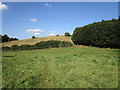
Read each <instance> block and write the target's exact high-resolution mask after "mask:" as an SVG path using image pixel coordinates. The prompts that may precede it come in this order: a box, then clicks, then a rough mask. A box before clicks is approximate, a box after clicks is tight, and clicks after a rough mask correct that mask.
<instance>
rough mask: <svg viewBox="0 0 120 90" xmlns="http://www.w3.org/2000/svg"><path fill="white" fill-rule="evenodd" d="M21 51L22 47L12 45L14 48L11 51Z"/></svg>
mask: <svg viewBox="0 0 120 90" xmlns="http://www.w3.org/2000/svg"><path fill="white" fill-rule="evenodd" d="M19 49H20V46H18V45H12V47H11V50H13V51H14V50H19Z"/></svg>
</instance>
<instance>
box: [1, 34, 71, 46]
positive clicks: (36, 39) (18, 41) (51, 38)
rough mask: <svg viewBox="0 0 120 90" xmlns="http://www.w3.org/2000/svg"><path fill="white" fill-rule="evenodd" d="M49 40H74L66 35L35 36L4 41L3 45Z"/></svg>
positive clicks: (32, 43) (31, 43)
mask: <svg viewBox="0 0 120 90" xmlns="http://www.w3.org/2000/svg"><path fill="white" fill-rule="evenodd" d="M48 40H59V41H69V42H72V40H71V37H66V36H47V37H39V38H35V39H23V40H16V41H11V42H4V43H2V46H9V47H11V46H12V45H24V44H29V45H34V44H36V43H37V42H41V41H48Z"/></svg>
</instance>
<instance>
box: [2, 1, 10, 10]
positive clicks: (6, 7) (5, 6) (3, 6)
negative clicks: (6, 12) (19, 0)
mask: <svg viewBox="0 0 120 90" xmlns="http://www.w3.org/2000/svg"><path fill="white" fill-rule="evenodd" d="M3 9H8V6H7V5H5V4H2V2H0V10H3Z"/></svg>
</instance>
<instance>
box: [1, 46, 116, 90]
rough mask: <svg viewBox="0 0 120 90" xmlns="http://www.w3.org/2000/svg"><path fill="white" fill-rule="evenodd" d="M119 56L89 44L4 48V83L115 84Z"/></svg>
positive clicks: (102, 86) (34, 85) (66, 86)
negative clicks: (7, 50) (34, 48)
mask: <svg viewBox="0 0 120 90" xmlns="http://www.w3.org/2000/svg"><path fill="white" fill-rule="evenodd" d="M117 57H118V56H117V50H114V49H101V48H93V47H87V46H84V47H82V46H77V47H76V46H75V47H67V48H54V49H43V50H31V51H16V52H3V62H2V63H3V87H14V88H18V87H19V88H20V87H24V88H25V87H26V88H29V87H38V88H51V87H52V88H97V87H99V88H115V87H117V86H118V61H117Z"/></svg>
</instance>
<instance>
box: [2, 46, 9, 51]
mask: <svg viewBox="0 0 120 90" xmlns="http://www.w3.org/2000/svg"><path fill="white" fill-rule="evenodd" d="M2 50H3V51H8V50H10V47H8V46H6V47H2Z"/></svg>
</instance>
